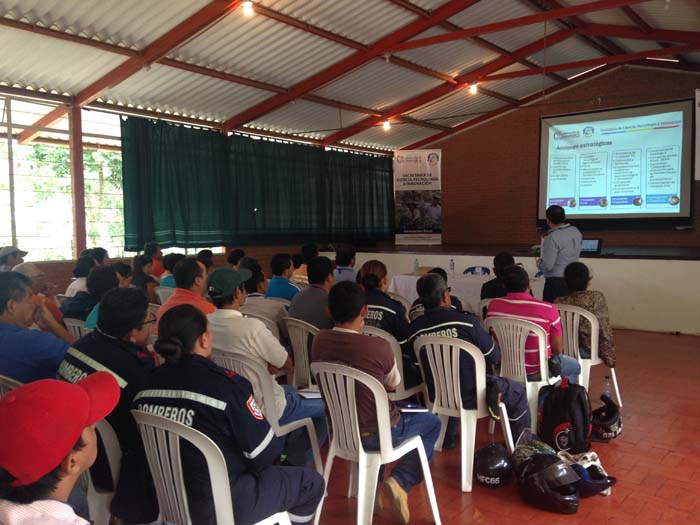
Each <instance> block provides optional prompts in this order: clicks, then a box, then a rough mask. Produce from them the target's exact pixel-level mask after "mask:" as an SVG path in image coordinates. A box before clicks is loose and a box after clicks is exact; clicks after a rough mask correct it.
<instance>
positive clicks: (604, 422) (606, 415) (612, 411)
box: [591, 394, 622, 441]
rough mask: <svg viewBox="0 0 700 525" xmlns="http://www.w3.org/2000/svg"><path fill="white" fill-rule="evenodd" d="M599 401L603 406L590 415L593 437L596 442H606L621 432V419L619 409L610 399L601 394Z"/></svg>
mask: <svg viewBox="0 0 700 525" xmlns="http://www.w3.org/2000/svg"><path fill="white" fill-rule="evenodd" d="M600 400H601V401H602V402H603V403H605V404H604V405H603V406H602V407H599V408H596V409H595V410H594V411H593V412H592V413H591V416H592V421H591V424H592V426H593V436H595V437H596V438H597V439H598V440H602V441H608V440H610V439H613V438H616V437H617V436H619V435H620V433H621V432H622V417H621V416H620V409H619V407H618V406H617V405H616V404H615V402H614V401H613V400H612V399H610V397H608V396H606V395H605V394H603V395H602V396H600Z"/></svg>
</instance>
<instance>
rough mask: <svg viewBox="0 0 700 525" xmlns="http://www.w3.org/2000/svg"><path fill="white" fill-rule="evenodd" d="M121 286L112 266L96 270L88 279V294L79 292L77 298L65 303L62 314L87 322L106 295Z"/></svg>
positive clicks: (71, 298)
mask: <svg viewBox="0 0 700 525" xmlns="http://www.w3.org/2000/svg"><path fill="white" fill-rule="evenodd" d="M118 286H119V280H118V279H117V273H116V272H115V271H114V268H112V267H111V266H100V267H97V268H94V269H93V270H92V271H91V272H90V275H88V278H87V290H88V291H87V292H78V293H77V295H76V296H75V297H70V298H68V299H66V300H65V301H63V304H62V305H61V313H63V317H64V318H68V319H79V320H81V321H85V320H86V319H87V317H88V315H89V314H90V312H92V310H93V308H94V307H95V305H97V304H98V303H99V302H100V300H101V299H102V297H103V296H104V294H106V293H107V292H108V291H109V290H111V289H112V288H117V287H118Z"/></svg>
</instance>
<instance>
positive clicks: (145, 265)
mask: <svg viewBox="0 0 700 525" xmlns="http://www.w3.org/2000/svg"><path fill="white" fill-rule="evenodd" d="M152 268H153V261H152V260H151V259H150V257H148V256H146V255H137V256H136V257H134V264H133V277H132V279H131V284H133V285H134V286H135V287H136V288H141V289H142V290H143V291H144V292H146V297H148V302H149V303H154V304H158V296H157V295H156V287H157V286H158V282H157V281H156V280H155V279H154V278H153V277H151V275H150V273H151V269H152Z"/></svg>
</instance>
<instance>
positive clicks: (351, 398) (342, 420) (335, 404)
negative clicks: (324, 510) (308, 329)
mask: <svg viewBox="0 0 700 525" xmlns="http://www.w3.org/2000/svg"><path fill="white" fill-rule="evenodd" d="M311 370H312V372H313V374H314V377H315V378H316V382H317V384H318V386H319V388H320V390H321V396H322V397H323V401H324V402H325V404H326V410H327V411H328V415H329V417H330V419H331V424H330V427H331V429H332V437H331V439H332V440H333V443H334V444H335V450H336V453H337V455H338V456H340V457H341V458H343V459H347V460H355V461H357V458H358V456H359V454H360V451H361V450H363V447H362V440H361V438H360V425H359V420H358V417H357V401H356V391H357V388H356V385H357V383H360V384H361V385H364V386H365V387H366V388H367V389H368V390H369V391H370V394H371V395H372V397H373V398H374V405H375V407H376V410H377V427H378V428H379V450H380V452H381V455H382V456H387V455H388V453H389V452H390V451H391V450H393V449H392V444H391V420H390V418H389V398H388V397H387V394H386V390H385V389H384V386H382V384H381V383H380V382H379V381H377V380H376V379H375V378H373V377H372V376H371V375H369V374H367V373H365V372H361V371H360V370H358V369H356V368H352V367H350V366H346V365H341V364H338V363H313V364H312V365H311Z"/></svg>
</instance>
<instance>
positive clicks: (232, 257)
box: [226, 248, 245, 270]
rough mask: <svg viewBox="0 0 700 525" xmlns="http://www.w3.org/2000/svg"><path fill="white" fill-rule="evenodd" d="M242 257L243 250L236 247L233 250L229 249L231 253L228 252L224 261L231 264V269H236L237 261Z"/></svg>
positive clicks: (243, 254)
mask: <svg viewBox="0 0 700 525" xmlns="http://www.w3.org/2000/svg"><path fill="white" fill-rule="evenodd" d="M243 257H245V252H244V251H243V250H241V249H240V248H236V249H235V250H231V253H229V254H228V257H226V262H227V263H229V264H230V265H231V268H232V269H234V270H238V263H239V261H240V260H241V259H242V258H243Z"/></svg>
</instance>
